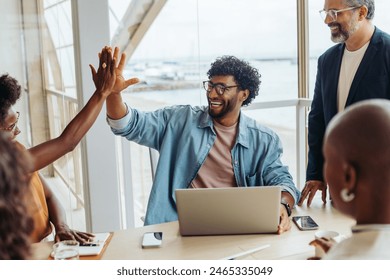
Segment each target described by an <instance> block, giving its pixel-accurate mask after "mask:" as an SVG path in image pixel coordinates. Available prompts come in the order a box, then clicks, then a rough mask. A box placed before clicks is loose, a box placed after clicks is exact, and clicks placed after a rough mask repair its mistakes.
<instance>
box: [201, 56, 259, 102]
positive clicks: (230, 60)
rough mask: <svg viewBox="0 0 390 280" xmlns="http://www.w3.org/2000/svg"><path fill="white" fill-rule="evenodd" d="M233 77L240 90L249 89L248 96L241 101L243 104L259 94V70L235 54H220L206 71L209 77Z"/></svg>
mask: <svg viewBox="0 0 390 280" xmlns="http://www.w3.org/2000/svg"><path fill="white" fill-rule="evenodd" d="M228 75H231V76H233V77H234V80H235V81H236V83H237V84H238V85H239V88H240V89H242V90H246V89H248V90H249V96H248V98H247V99H246V100H245V101H244V102H243V104H242V105H243V106H246V105H249V104H250V103H251V102H252V101H253V99H255V98H256V96H257V95H259V87H260V83H261V81H260V77H261V75H260V74H259V71H258V70H257V69H256V68H254V67H252V66H251V65H250V64H249V63H248V62H246V61H244V60H240V59H238V58H237V57H235V56H228V55H226V56H222V57H219V58H217V59H216V60H215V61H214V62H213V63H212V64H211V68H210V70H209V71H208V72H207V76H208V78H209V79H211V78H212V77H215V76H228Z"/></svg>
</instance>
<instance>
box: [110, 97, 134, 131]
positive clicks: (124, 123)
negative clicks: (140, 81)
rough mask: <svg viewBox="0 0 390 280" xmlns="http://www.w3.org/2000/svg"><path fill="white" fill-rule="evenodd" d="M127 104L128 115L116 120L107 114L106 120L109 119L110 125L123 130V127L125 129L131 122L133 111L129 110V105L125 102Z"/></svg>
mask: <svg viewBox="0 0 390 280" xmlns="http://www.w3.org/2000/svg"><path fill="white" fill-rule="evenodd" d="M125 105H126V111H127V113H126V115H125V116H124V117H123V118H121V119H118V120H114V119H111V118H110V117H109V116H107V118H106V120H107V123H108V125H109V126H110V127H111V128H113V129H115V130H121V129H124V128H125V127H126V126H127V124H128V123H129V122H130V119H131V111H130V110H129V107H128V106H127V104H126V103H125Z"/></svg>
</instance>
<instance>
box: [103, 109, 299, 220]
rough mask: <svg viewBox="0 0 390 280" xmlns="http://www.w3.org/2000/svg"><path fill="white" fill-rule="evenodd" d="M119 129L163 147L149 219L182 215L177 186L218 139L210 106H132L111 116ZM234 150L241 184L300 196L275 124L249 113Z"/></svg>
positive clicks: (188, 177) (243, 119) (136, 139)
mask: <svg viewBox="0 0 390 280" xmlns="http://www.w3.org/2000/svg"><path fill="white" fill-rule="evenodd" d="M107 122H108V124H109V125H110V126H111V129H112V131H113V132H114V134H116V135H121V136H123V137H126V138H127V139H128V140H130V141H134V142H136V143H138V144H141V145H144V146H147V147H151V148H153V149H156V150H157V151H159V153H160V156H159V162H158V166H157V170H156V174H155V180H154V182H153V186H152V190H151V192H150V196H149V202H148V207H147V212H146V218H145V225H149V224H158V223H164V222H170V221H175V220H177V211H176V198H175V190H176V189H183V188H188V187H189V186H190V184H191V182H192V180H193V179H194V178H195V177H196V175H197V173H198V171H199V169H200V167H201V166H202V164H203V163H204V161H205V160H206V157H207V155H208V154H209V152H210V149H211V147H212V146H213V144H214V141H215V139H216V137H217V136H216V133H215V131H214V126H213V120H212V118H211V116H210V115H209V113H208V107H205V106H201V107H198V106H196V107H193V106H189V105H180V106H171V107H166V108H164V109H160V110H157V111H153V112H143V111H139V110H136V109H131V108H129V112H128V114H127V115H126V116H124V117H123V118H122V119H119V120H112V119H110V118H107ZM238 125H239V128H238V134H237V137H236V141H235V144H234V146H233V149H232V151H231V154H232V159H233V163H234V165H233V169H234V174H235V178H236V180H237V186H240V187H250V186H276V185H279V186H282V191H287V192H289V193H290V194H291V195H292V196H293V198H294V200H295V201H298V200H299V197H300V192H299V191H298V189H297V188H296V187H295V186H294V183H293V180H292V177H291V175H290V174H289V172H288V169H287V167H286V166H283V165H282V163H281V160H280V157H281V155H282V145H281V142H280V140H279V137H278V136H277V135H276V134H275V133H274V132H273V131H272V130H270V129H268V128H266V127H264V126H262V125H260V124H258V123H257V122H256V121H255V120H254V119H251V118H249V117H247V116H245V115H244V114H241V115H240V119H239V124H238Z"/></svg>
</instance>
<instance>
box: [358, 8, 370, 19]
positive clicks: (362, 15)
mask: <svg viewBox="0 0 390 280" xmlns="http://www.w3.org/2000/svg"><path fill="white" fill-rule="evenodd" d="M367 14H368V8H367V6H365V5H363V6H361V7H360V8H359V20H363V19H365V18H366V17H367Z"/></svg>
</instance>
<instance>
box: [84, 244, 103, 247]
mask: <svg viewBox="0 0 390 280" xmlns="http://www.w3.org/2000/svg"><path fill="white" fill-rule="evenodd" d="M80 246H83V247H87V246H89V247H94V246H99V244H97V243H81V244H80Z"/></svg>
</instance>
